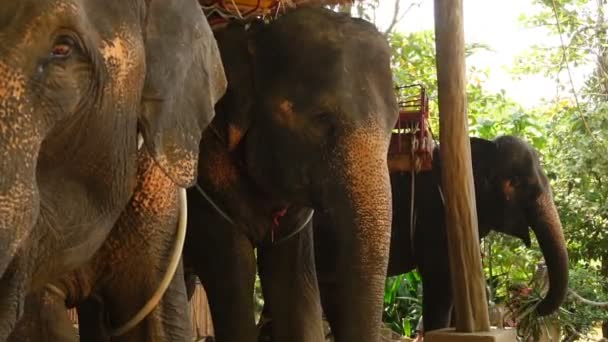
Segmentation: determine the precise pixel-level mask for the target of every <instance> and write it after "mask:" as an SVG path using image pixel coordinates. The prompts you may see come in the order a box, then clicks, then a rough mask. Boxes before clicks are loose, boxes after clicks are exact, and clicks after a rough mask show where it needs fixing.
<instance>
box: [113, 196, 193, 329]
mask: <svg viewBox="0 0 608 342" xmlns="http://www.w3.org/2000/svg"><path fill="white" fill-rule="evenodd" d="M178 191H179V199H178V201H179V218H178V221H177V237H176V239H175V249H174V250H173V254H172V255H171V259H170V261H169V267H168V268H167V271H166V272H165V275H164V277H163V279H162V280H161V282H160V285H159V286H158V288H157V289H156V291H155V292H154V294H153V295H152V297H151V298H150V299H149V300H148V302H147V303H146V304H145V305H144V306H143V307H142V308H141V310H139V312H138V313H137V314H136V315H135V316H133V318H131V319H130V320H129V321H128V322H127V323H125V324H123V325H122V326H121V327H119V328H117V329H110V336H112V337H116V336H120V335H123V334H125V333H126V332H128V331H129V330H131V329H133V328H134V327H135V326H136V325H138V324H139V323H141V321H143V320H144V319H145V318H146V317H147V316H148V315H149V314H150V313H151V312H152V310H154V309H155V308H156V306H157V305H158V303H159V302H160V300H161V298H162V297H163V295H164V294H165V291H167V288H168V287H169V285H170V284H171V281H172V280H173V277H174V276H175V272H176V271H177V267H178V266H179V261H180V259H181V257H182V251H183V250H184V241H185V240H186V227H187V225H186V223H187V220H188V207H187V201H188V199H187V197H186V189H184V188H179V190H178Z"/></svg>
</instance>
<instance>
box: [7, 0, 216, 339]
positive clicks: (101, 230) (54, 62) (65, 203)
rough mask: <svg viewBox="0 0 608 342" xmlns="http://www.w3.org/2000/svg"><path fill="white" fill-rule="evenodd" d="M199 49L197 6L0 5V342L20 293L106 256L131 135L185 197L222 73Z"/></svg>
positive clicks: (82, 0)
mask: <svg viewBox="0 0 608 342" xmlns="http://www.w3.org/2000/svg"><path fill="white" fill-rule="evenodd" d="M185 42H187V44H186V43H185ZM208 44H210V36H209V29H208V26H207V24H206V22H205V20H204V19H203V16H202V13H201V11H200V8H199V7H198V4H197V3H196V1H195V0H163V1H160V0H151V1H144V0H139V1H138V0H134V1H124V0H107V1H102V2H100V1H96V0H55V1H53V0H22V1H13V0H0V46H1V48H0V75H1V77H0V132H1V134H0V174H1V175H2V177H1V178H0V340H5V339H6V338H7V336H8V335H9V333H10V332H11V330H12V329H13V327H14V326H15V323H16V322H17V320H18V319H19V317H20V316H21V315H22V313H23V310H24V300H25V297H26V294H27V293H28V292H37V291H39V290H40V289H41V288H42V286H43V285H44V284H46V283H47V282H48V281H51V280H53V279H56V278H57V277H58V276H60V275H62V274H65V273H67V272H68V271H70V270H72V269H75V268H77V267H79V266H82V265H83V264H84V262H85V261H87V260H88V259H90V258H91V257H92V256H93V254H94V253H95V252H96V251H97V250H98V248H99V247H100V246H101V244H102V243H103V242H104V240H105V238H106V236H107V235H108V233H109V232H110V230H111V228H112V227H113V225H114V223H115V222H116V220H117V219H118V217H119V215H120V213H121V211H122V210H123V209H124V208H125V206H126V204H127V202H128V200H129V198H130V197H131V194H132V193H133V190H134V187H135V183H136V169H137V161H136V158H137V155H136V150H137V146H136V140H137V131H138V128H139V130H140V131H141V133H142V134H143V136H144V138H145V143H146V148H147V149H148V151H149V152H150V154H151V156H152V158H153V159H154V160H155V162H156V163H157V165H159V167H160V168H161V169H162V170H163V172H164V173H165V174H166V175H167V176H168V177H169V178H170V179H171V180H172V182H173V183H175V184H177V185H179V186H184V187H185V186H189V185H191V184H192V183H193V180H194V179H195V177H196V169H197V159H198V146H199V142H200V137H201V131H202V130H203V129H204V128H205V127H206V126H207V123H208V122H209V121H210V120H211V119H212V117H213V115H214V110H213V102H214V101H213V99H212V98H211V97H210V96H201V93H202V94H206V93H209V92H210V91H211V89H212V88H213V87H215V86H217V85H218V84H212V83H211V80H212V78H213V77H211V76H210V75H214V74H218V73H221V72H222V69H221V67H220V66H219V65H218V64H217V63H211V64H209V60H210V59H209V58H206V57H205V55H206V54H207V53H208V52H209V51H208V49H206V46H208ZM195 84H196V87H194V85H195ZM188 94H193V95H192V96H188ZM194 94H196V95H194Z"/></svg>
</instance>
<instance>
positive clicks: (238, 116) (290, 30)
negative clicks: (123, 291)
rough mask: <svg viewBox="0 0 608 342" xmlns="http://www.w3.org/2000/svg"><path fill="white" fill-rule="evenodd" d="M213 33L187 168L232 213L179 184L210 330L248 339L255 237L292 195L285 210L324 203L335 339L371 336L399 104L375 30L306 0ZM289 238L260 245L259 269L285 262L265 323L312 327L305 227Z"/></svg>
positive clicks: (316, 331)
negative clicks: (274, 245) (213, 101)
mask: <svg viewBox="0 0 608 342" xmlns="http://www.w3.org/2000/svg"><path fill="white" fill-rule="evenodd" d="M216 37H217V40H218V45H219V47H220V51H221V53H222V60H223V63H224V68H225V70H226V75H227V78H228V90H227V92H226V96H224V98H222V100H220V102H219V103H218V105H217V106H216V111H217V115H216V117H215V119H214V121H213V122H212V124H211V126H210V127H212V128H213V129H212V130H211V129H208V130H207V131H206V132H205V134H204V136H203V143H202V145H201V160H200V164H199V178H198V182H199V184H200V185H201V186H202V187H203V188H204V189H205V190H206V192H208V193H209V194H210V195H211V197H212V198H213V199H214V200H215V202H217V203H218V204H219V205H220V207H222V208H223V209H224V210H225V211H226V212H227V213H228V214H229V215H230V216H231V217H232V218H233V219H234V221H235V222H236V226H232V225H231V224H229V223H227V221H226V220H225V219H224V218H222V216H220V215H219V214H218V213H217V212H216V211H215V210H214V209H213V208H212V207H211V206H210V205H209V203H208V202H207V201H206V200H205V199H204V198H203V197H201V195H200V194H198V192H197V191H196V190H195V189H190V190H189V192H188V207H189V210H188V213H189V220H188V239H187V246H186V251H185V255H184V258H185V260H186V259H187V261H185V263H188V262H190V263H191V264H192V266H193V269H194V270H195V272H196V273H197V274H198V276H199V278H200V279H201V281H202V283H203V285H204V286H205V290H206V291H207V295H208V298H209V302H210V306H211V311H212V316H213V322H214V329H215V332H216V340H217V341H218V342H232V341H239V342H246V341H255V340H256V338H257V337H256V327H255V320H254V311H253V285H254V279H255V266H256V265H255V262H256V260H255V257H254V252H253V250H254V247H261V246H264V245H267V244H269V243H270V240H271V239H270V237H271V235H272V232H271V230H272V227H273V223H272V216H273V212H276V211H277V209H281V208H284V207H285V206H286V205H291V207H290V208H291V209H290V210H289V211H288V214H287V215H288V216H290V215H295V216H299V214H300V212H299V211H298V209H297V207H313V208H314V209H315V210H317V211H321V212H325V213H326V214H327V215H328V216H329V217H330V220H331V222H332V224H333V225H334V227H335V229H336V231H337V232H338V234H339V236H340V240H339V243H337V244H336V245H335V249H336V251H338V253H339V255H340V257H339V258H338V259H337V263H338V264H339V265H340V267H339V268H338V269H339V270H340V271H339V277H338V279H340V280H339V282H338V283H337V286H338V287H339V289H340V291H339V292H337V298H336V299H337V300H339V301H340V302H341V303H344V304H345V305H344V306H342V307H341V308H340V311H339V313H338V315H337V317H338V319H337V321H336V325H335V327H334V331H335V334H336V341H349V342H353V341H364V342H375V341H378V340H379V326H380V322H381V317H382V300H383V294H384V281H385V276H386V267H387V261H388V247H389V242H390V230H389V229H390V220H391V194H390V183H389V175H388V169H387V161H386V155H387V149H388V143H389V140H390V133H391V129H392V127H393V126H394V124H395V121H396V118H397V105H396V100H395V98H394V95H393V94H394V92H393V83H392V75H391V71H390V49H389V47H388V44H387V42H386V39H385V38H384V37H383V36H382V35H381V34H380V33H379V32H378V31H377V30H376V29H375V27H374V26H373V25H371V24H370V23H368V22H365V21H363V20H359V19H353V18H350V17H348V16H345V15H343V14H337V13H333V12H331V11H327V10H323V9H307V8H302V9H297V10H294V11H293V12H290V13H288V14H285V15H284V16H282V17H280V18H278V19H277V20H275V21H272V22H271V23H270V24H267V25H261V24H259V23H254V24H252V26H251V27H250V28H249V29H248V30H245V29H244V28H243V25H242V24H238V23H235V24H234V25H232V26H229V27H228V28H226V29H223V30H221V31H218V32H217V34H216ZM203 158H204V159H203ZM290 213H292V214H290ZM285 220H288V221H289V220H292V218H291V217H286V218H283V219H281V220H280V222H281V227H279V228H278V229H276V233H277V235H281V234H283V233H284V230H283V229H288V228H289V224H287V223H286V221H285ZM293 221H298V220H297V219H293ZM283 225H285V226H286V227H285V228H284V227H283ZM305 232H307V234H308V235H306V236H308V237H309V239H310V238H312V236H311V231H310V230H308V231H305ZM277 237H278V236H277ZM292 247H293V248H282V249H280V250H279V249H277V250H272V251H270V250H269V251H266V249H265V248H261V249H258V257H259V260H258V261H259V262H260V263H261V264H262V265H260V268H261V269H263V270H261V271H263V272H272V273H273V274H282V275H284V277H283V278H281V279H277V281H281V282H282V283H281V284H282V285H281V286H277V287H276V291H275V292H274V293H268V292H266V291H265V294H266V295H269V296H271V295H272V296H277V298H282V299H283V300H282V301H281V306H278V305H277V306H275V307H274V308H275V309H276V310H277V311H276V317H279V319H280V320H281V322H280V323H278V324H276V329H275V331H274V336H275V338H276V339H277V340H278V341H292V342H297V341H322V339H323V336H322V335H323V334H322V325H321V317H320V316H321V312H320V305H319V303H318V302H319V296H318V288H317V281H316V276H315V274H314V261H313V259H312V241H311V240H308V241H303V242H302V243H301V244H297V245H292ZM267 252H268V253H271V254H266V253H267ZM273 252H275V253H273ZM279 261H282V262H283V263H282V264H281V265H279V264H277V263H276V262H279ZM283 269H287V271H283Z"/></svg>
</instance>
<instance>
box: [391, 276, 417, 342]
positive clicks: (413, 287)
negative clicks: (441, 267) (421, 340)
mask: <svg viewBox="0 0 608 342" xmlns="http://www.w3.org/2000/svg"><path fill="white" fill-rule="evenodd" d="M421 289H422V281H421V279H420V274H418V272H417V271H412V272H409V273H406V274H401V275H398V276H395V277H390V278H388V279H387V280H386V288H385V292H384V314H383V321H384V322H385V323H386V324H387V325H388V326H389V327H390V328H391V329H392V330H393V331H395V332H397V333H399V334H400V335H404V336H412V335H413V333H414V331H415V329H416V325H417V324H418V320H419V319H420V316H421V315H422V290H421Z"/></svg>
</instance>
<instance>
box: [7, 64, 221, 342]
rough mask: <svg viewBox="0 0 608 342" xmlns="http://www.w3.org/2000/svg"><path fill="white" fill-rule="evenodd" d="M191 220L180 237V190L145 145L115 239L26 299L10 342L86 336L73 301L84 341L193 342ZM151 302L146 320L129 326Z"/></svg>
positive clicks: (59, 341)
mask: <svg viewBox="0 0 608 342" xmlns="http://www.w3.org/2000/svg"><path fill="white" fill-rule="evenodd" d="M218 58H219V56H218ZM182 191H183V197H184V199H185V190H182ZM182 202H183V201H182ZM181 206H182V207H183V209H182V210H185V208H186V203H181ZM185 219H186V217H181V216H180V217H179V220H181V221H183V222H180V224H181V225H182V226H181V230H182V232H183V233H181V235H180V232H179V229H178V231H177V232H176V224H177V223H178V222H177V221H178V187H177V186H176V185H175V184H174V183H173V182H172V181H171V179H169V178H168V177H167V176H166V175H165V174H164V172H163V171H162V170H161V169H160V168H159V167H158V165H157V164H156V163H155V162H154V160H153V159H152V158H151V156H150V154H149V153H148V151H147V150H146V149H141V150H140V151H139V153H138V172H137V184H136V188H135V192H134V194H133V197H132V198H131V201H130V202H129V204H128V206H127V208H126V209H125V210H124V211H123V213H122V214H121V216H120V217H119V219H118V221H117V222H116V225H115V227H114V228H113V229H112V231H111V232H110V234H109V236H108V238H107V240H106V241H105V242H104V243H103V244H102V246H101V248H100V249H99V250H98V251H97V252H96V253H95V254H94V256H93V257H92V258H91V259H90V260H89V261H88V262H87V263H86V264H85V265H84V266H81V267H79V268H78V269H76V270H75V271H72V272H70V273H69V274H68V275H65V276H63V277H61V278H59V279H58V280H56V281H53V282H51V285H50V286H47V287H45V288H43V289H42V290H41V291H38V292H37V293H33V294H30V295H29V296H28V297H27V298H26V308H25V315H24V317H23V318H22V319H21V320H20V321H19V323H18V324H17V327H16V328H15V330H14V331H13V333H12V334H11V336H10V337H9V339H8V341H9V342H34V341H36V342H38V341H52V342H69V341H78V340H79V339H78V337H77V336H76V331H75V329H74V327H73V326H72V323H71V321H70V320H69V318H68V316H67V310H66V309H67V308H66V306H67V307H76V308H77V310H78V323H79V333H80V334H79V335H80V339H82V340H83V341H110V340H112V341H184V342H185V341H188V342H190V341H192V337H191V336H190V335H191V332H192V328H191V325H190V322H191V321H190V317H189V310H188V297H187V295H186V288H185V284H184V281H183V277H184V275H183V270H182V265H181V262H180V260H181V252H182V250H181V248H179V247H178V245H179V244H180V242H181V243H182V246H183V241H184V239H185V226H186V223H185ZM180 237H181V239H180ZM176 263H177V264H176ZM174 265H175V266H174ZM167 269H172V270H175V271H174V272H171V271H170V270H169V271H167ZM165 274H166V276H165ZM165 278H167V280H165ZM169 280H170V282H169V284H168V286H167V287H165V288H166V291H165V292H159V294H158V295H156V293H157V291H158V290H157V289H158V288H159V287H161V286H162V285H161V283H164V282H166V281H169ZM159 296H160V297H159ZM153 297H155V299H154V300H152V299H151V298H153ZM149 302H150V303H151V304H148V303H149ZM149 305H151V306H152V308H153V309H152V310H151V311H150V312H149V314H148V315H145V316H144V317H145V318H144V317H142V320H141V323H140V322H139V320H137V321H135V323H133V324H128V323H127V322H130V321H131V320H133V317H134V316H138V315H140V314H139V311H140V310H142V308H143V307H145V306H149Z"/></svg>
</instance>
